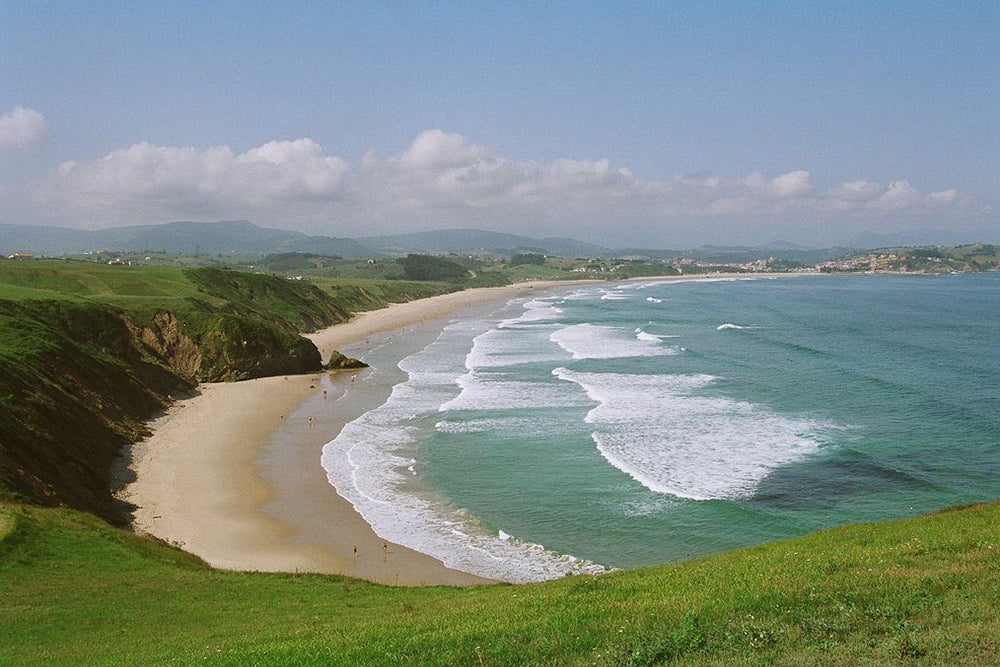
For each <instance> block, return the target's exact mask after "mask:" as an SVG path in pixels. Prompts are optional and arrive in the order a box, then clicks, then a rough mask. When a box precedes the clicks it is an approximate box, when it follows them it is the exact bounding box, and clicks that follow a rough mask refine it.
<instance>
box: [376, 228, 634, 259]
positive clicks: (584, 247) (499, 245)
mask: <svg viewBox="0 0 1000 667" xmlns="http://www.w3.org/2000/svg"><path fill="white" fill-rule="evenodd" d="M358 241H359V242H360V243H362V244H364V245H366V246H368V247H369V248H372V249H374V250H378V251H379V252H382V253H384V254H390V255H391V254H403V253H408V252H457V253H475V252H479V253H494V254H508V255H510V254H517V253H527V252H534V253H541V254H543V255H558V256H560V257H600V256H602V255H603V254H606V253H609V252H614V251H613V250H611V249H610V248H603V247H601V246H596V245H593V244H590V243H584V242H583V241H577V240H576V239H569V238H564V237H555V236H553V237H548V238H544V239H535V238H531V237H528V236H518V235H516V234H504V233H501V232H489V231H485V230H482V229H442V230H438V231H432V232H415V233H413V234H397V235H395V236H369V237H363V238H360V239H358Z"/></svg>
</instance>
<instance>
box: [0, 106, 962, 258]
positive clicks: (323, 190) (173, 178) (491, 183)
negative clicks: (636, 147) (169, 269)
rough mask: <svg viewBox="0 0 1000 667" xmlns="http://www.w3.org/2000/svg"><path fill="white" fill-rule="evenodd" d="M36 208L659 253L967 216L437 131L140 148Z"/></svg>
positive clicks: (945, 194) (906, 198)
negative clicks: (398, 138) (541, 157)
mask: <svg viewBox="0 0 1000 667" xmlns="http://www.w3.org/2000/svg"><path fill="white" fill-rule="evenodd" d="M23 111H24V112H28V111H29V110H23ZM32 113H33V112H32ZM4 118H7V117H6V116H5V117H4ZM36 199H37V200H38V201H45V202H47V203H48V204H49V205H50V206H52V207H54V209H55V210H57V211H58V212H59V213H60V215H62V216H64V218H66V219H72V220H75V221H80V222H86V223H91V224H93V223H96V224H99V225H113V224H136V223H143V222H158V221H164V220H171V219H178V218H200V219H218V218H232V217H246V218H249V219H252V220H254V221H256V222H259V223H268V224H276V225H280V226H285V227H294V228H299V229H307V230H309V231H316V232H323V233H328V234H336V235H347V236H359V235H364V234H372V233H383V232H400V231H413V230H417V229H432V228H444V227H455V226H461V227H488V228H492V229H498V230H504V231H512V232H517V233H528V234H531V235H543V234H565V235H572V236H577V237H581V238H589V239H593V240H598V241H605V242H606V241H609V240H617V241H618V245H622V244H639V243H643V242H646V243H654V242H655V243H658V244H661V245H663V244H667V245H669V244H670V243H671V242H672V241H673V240H677V241H681V242H686V241H687V240H688V238H689V237H690V238H691V239H695V238H696V237H699V235H700V237H699V238H705V239H708V240H712V239H722V238H726V235H727V234H728V238H731V239H732V240H733V241H734V242H748V241H753V240H754V237H755V235H767V234H769V235H770V236H769V237H768V238H761V239H759V241H766V240H770V239H771V238H774V237H775V235H782V234H785V236H786V237H787V236H788V235H789V234H791V235H792V236H794V235H795V234H798V236H799V237H800V238H805V237H806V236H808V235H809V234H808V233H809V232H810V231H816V230H815V229H811V228H812V227H816V226H817V224H818V223H817V221H840V223H838V224H844V225H845V229H847V228H850V229H851V230H854V229H862V228H865V229H868V228H871V227H872V226H876V227H877V226H878V225H880V224H882V225H892V224H900V223H901V222H903V223H905V222H907V221H914V220H919V219H921V218H923V217H926V216H928V215H931V214H933V215H936V216H941V215H945V214H947V213H948V212H953V213H955V214H963V212H964V213H967V212H968V209H969V206H970V202H969V201H968V200H967V198H965V197H963V196H962V195H961V194H960V193H959V192H957V191H956V190H954V189H947V190H941V191H935V192H926V193H924V192H920V191H918V190H917V189H916V188H914V187H913V186H912V185H910V183H909V182H907V181H906V180H904V179H899V180H895V181H892V182H891V183H889V184H887V185H882V184H878V183H872V182H868V181H863V180H855V181H848V182H844V183H840V184H837V185H834V186H832V187H826V188H824V187H820V186H818V185H817V184H815V183H814V182H813V180H812V177H811V175H810V173H809V172H808V171H806V170H804V169H794V170H790V171H788V172H786V173H783V174H776V175H764V174H760V173H752V174H750V175H747V176H742V177H723V176H718V175H708V176H684V175H682V176H676V177H673V178H644V177H641V176H637V175H635V174H633V173H632V172H631V171H630V170H629V169H627V168H625V167H621V166H615V165H613V164H612V163H611V161H610V160H608V159H607V158H602V159H581V160H573V159H558V160H552V161H548V162H536V161H530V160H509V159H506V158H504V157H502V156H500V155H498V154H497V152H496V151H495V150H494V149H493V148H491V147H489V146H484V145H480V144H476V143H473V142H472V141H470V140H469V139H468V138H467V137H465V136H463V135H461V134H455V133H448V132H444V131H442V130H437V129H434V130H426V131H424V132H421V133H420V134H419V135H418V136H417V137H416V138H415V139H414V140H413V142H412V143H411V144H410V145H409V146H408V147H407V148H406V149H405V150H403V151H402V152H400V153H398V154H395V155H390V156H388V157H380V156H378V155H376V154H375V153H369V154H367V155H365V156H364V157H363V158H362V159H360V160H358V161H356V162H355V163H353V164H352V163H351V162H350V161H348V160H347V159H345V158H343V157H339V156H336V155H331V154H328V153H326V152H325V151H324V150H323V149H322V148H321V147H320V146H319V144H317V143H316V142H314V141H312V140H311V139H308V138H302V139H296V140H294V141H271V142H268V143H265V144H263V145H261V146H257V147H255V148H252V149H250V150H248V151H245V152H242V153H239V152H236V151H234V150H233V149H231V148H230V147H228V146H217V147H213V148H207V149H198V148H191V147H173V146H155V145H151V144H147V143H141V144H136V145H133V146H130V147H128V148H124V149H121V150H116V151H113V152H111V153H109V154H107V155H105V156H104V157H102V158H100V159H97V160H92V161H81V162H74V161H70V162H64V163H62V164H61V165H59V166H58V168H57V169H55V170H54V171H53V172H52V173H51V174H50V175H49V177H48V178H46V179H45V180H44V182H43V183H41V184H40V185H39V187H38V188H37V190H36ZM823 225H827V223H826V222H824V223H823Z"/></svg>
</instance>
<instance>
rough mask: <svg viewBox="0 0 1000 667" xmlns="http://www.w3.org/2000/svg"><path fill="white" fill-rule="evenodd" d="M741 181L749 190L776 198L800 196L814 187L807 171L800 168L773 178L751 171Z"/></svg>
mask: <svg viewBox="0 0 1000 667" xmlns="http://www.w3.org/2000/svg"><path fill="white" fill-rule="evenodd" d="M743 181H744V183H746V185H747V186H748V187H749V188H750V189H751V190H753V191H755V192H758V193H761V194H764V195H767V196H769V197H774V198H776V199H787V198H789V197H801V196H803V195H806V194H808V193H810V192H812V190H813V189H814V188H813V184H812V180H811V179H810V177H809V172H808V171H803V170H802V169H797V170H795V171H790V172H788V173H787V174H781V175H780V176H775V177H774V178H766V177H764V176H762V175H761V174H758V173H753V174H750V175H749V176H747V177H746V178H745V179H743Z"/></svg>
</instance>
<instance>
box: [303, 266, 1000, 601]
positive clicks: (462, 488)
mask: <svg viewBox="0 0 1000 667" xmlns="http://www.w3.org/2000/svg"><path fill="white" fill-rule="evenodd" d="M998 287H1000V281H998V280H997V276H996V275H968V276H945V277H923V278H915V277H886V276H810V277H796V276H789V277H782V278H780V279H768V278H763V277H761V278H755V277H745V278H739V279H720V278H706V279H701V280H697V279H696V280H684V281H669V280H656V281H653V280H647V281H633V282H628V283H616V284H609V285H605V284H598V285H593V286H586V287H579V286H576V287H573V288H563V289H560V290H555V291H553V292H552V293H551V294H549V295H544V296H537V297H535V298H530V299H523V298H522V299H516V300H513V301H511V302H509V303H506V304H503V305H502V306H501V307H499V308H497V309H496V310H495V311H494V312H486V313H481V314H480V315H479V316H477V317H473V318H469V319H464V320H460V321H453V322H450V323H448V324H447V325H446V326H444V327H443V329H442V330H441V332H440V335H438V336H437V338H436V339H435V340H433V341H432V342H430V344H428V345H426V346H425V347H423V348H422V349H420V350H419V351H417V352H415V353H412V354H408V355H407V356H405V357H404V358H403V359H402V360H401V361H399V364H398V366H399V369H400V370H401V371H402V372H403V373H404V377H405V379H403V380H402V381H401V382H399V383H398V384H396V385H395V386H394V387H393V390H392V393H391V395H390V396H389V398H388V400H386V401H385V402H384V403H383V404H382V405H380V406H378V407H377V408H375V409H373V410H370V411H369V412H367V413H365V414H363V415H362V416H361V417H359V418H358V419H355V420H354V421H352V422H350V423H348V424H347V425H345V427H344V428H343V430H342V431H341V432H340V433H339V434H338V436H337V437H336V438H335V439H333V440H332V441H331V442H330V443H329V444H328V445H327V446H326V447H325V448H324V450H323V456H322V465H323V467H324V468H325V470H326V471H327V476H328V479H329V481H330V483H331V484H333V485H334V486H335V487H336V488H337V490H338V492H339V493H340V494H341V495H342V496H344V497H345V498H346V499H347V500H349V501H350V502H351V503H352V504H353V505H354V507H355V508H356V509H357V511H358V512H359V513H360V514H361V515H362V516H363V517H364V518H365V520H366V521H367V522H368V523H370V524H371V525H372V527H373V528H374V529H375V531H376V532H377V533H378V534H379V535H381V536H382V537H384V538H385V539H387V540H390V541H393V542H396V543H399V544H403V545H405V546H408V547H411V548H414V549H416V550H419V551H422V552H424V553H427V554H430V555H432V556H434V557H436V558H439V559H440V560H442V561H443V562H444V563H445V564H446V565H448V566H449V567H453V568H456V569H459V570H463V571H467V572H472V573H475V574H479V575H482V576H486V577H490V578H495V579H500V580H505V581H511V582H523V581H537V580H543V579H549V578H555V577H560V576H564V575H566V574H569V573H590V572H600V571H603V570H605V569H606V568H611V567H633V566H637V565H643V564H650V563H656V562H663V561H668V560H673V559H677V558H683V557H686V556H690V555H697V554H704V553H710V552H714V551H719V550H723V549H728V548H734V547H738V546H743V545H747V544H752V543H755V542H759V541H763V540H768V539H775V538H778V537H785V536H790V535H796V534H801V533H803V532H806V531H808V530H812V529H814V528H817V527H820V526H825V525H831V524H835V523H841V522H846V521H856V520H867V519H879V518H889V517H894V516H902V515H906V514H911V513H914V512H919V511H924V510H928V509H935V508H938V507H943V506H946V505H949V504H956V503H962V502H971V501H975V500H986V499H989V498H992V497H994V496H995V495H996V494H997V491H998V489H997V482H996V480H997V479H1000V475H998V473H1000V456H997V452H998V448H1000V436H998V429H997V424H996V420H995V417H994V416H993V415H995V414H998V413H1000V396H998V389H997V383H996V377H997V369H998V368H1000V362H998V357H1000V350H998V349H997V346H996V345H995V342H996V341H997V340H1000V315H998V313H1000V309H997V308H996V307H995V306H996V305H997V304H996V298H997V294H998V293H1000V292H998ZM991 336H992V338H991ZM990 340H992V341H993V345H992V346H990V345H989V341H990ZM984 350H985V353H984V352H983V351H984ZM941 387H946V388H947V389H946V390H942V389H941Z"/></svg>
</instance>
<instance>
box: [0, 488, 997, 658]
mask: <svg viewBox="0 0 1000 667" xmlns="http://www.w3.org/2000/svg"><path fill="white" fill-rule="evenodd" d="M0 517H3V519H0V522H2V523H5V524H6V525H7V533H6V535H5V536H3V537H0V600H2V603H0V628H2V634H3V641H0V664H37V663H70V664H87V665H114V664H144V665H149V664H160V663H167V662H177V663H181V664H191V663H194V662H196V661H197V662H199V663H207V664H221V665H246V664H296V665H299V664H317V665H325V664H345V665H357V664H452V665H478V664H484V665H505V664H523V663H530V664H553V665H555V664H558V665H562V664H607V665H629V664H632V665H647V664H659V663H663V662H675V663H677V664H696V665H703V664H704V665H714V664H786V665H808V664H823V665H831V664H833V665H856V664H876V663H881V664H912V663H913V662H916V663H919V664H942V665H945V664H946V665H955V664H965V665H968V664H996V662H997V660H998V657H997V656H998V655H1000V613H998V609H1000V531H998V527H1000V505H998V504H996V503H993V504H988V505H978V506H972V507H967V508H960V509H954V510H950V511H945V512H940V513H936V514H931V515H926V516H922V517H916V518H911V519H904V520H898V521H892V522H885V523H875V524H859V525H850V526H843V527H838V528H832V529H827V530H822V531H819V532H816V533H813V534H810V535H806V536H804V537H800V538H795V539H791V540H785V541H781V542H774V543H770V544H764V545H760V546H756V547H752V548H748V549H743V550H739V551H734V552H730V553H725V554H719V555H715V556H709V557H705V558H699V559H695V560H691V561H687V562H682V563H675V564H670V565H664V566H657V567H649V568H644V569H640V570H634V571H626V572H617V573H612V574H609V575H605V576H599V577H590V576H586V577H568V578H565V579H562V580H558V581H552V582H547V583H544V584H534V585H525V586H492V587H480V588H464V589H461V588H424V589H412V588H392V587H384V586H377V585H374V584H369V583H366V582H362V581H357V580H351V579H346V578H341V577H328V576H318V575H293V574H288V575H269V574H255V573H236V572H224V571H218V570H211V569H209V568H207V567H205V566H204V565H202V564H201V563H200V562H199V561H197V559H195V558H194V557H192V556H189V555H187V554H185V553H183V552H180V551H177V550H175V549H172V548H170V547H167V546H164V545H161V544H158V543H155V542H151V541H148V540H142V539H139V538H135V537H133V536H130V535H127V534H125V533H122V532H120V531H117V530H114V529H112V528H110V527H109V526H107V525H106V524H103V523H102V522H100V521H99V520H97V519H95V518H93V517H91V516H89V515H86V514H81V513H77V512H72V511H69V510H52V509H42V508H33V507H28V506H17V505H7V506H3V505H0ZM0 535H2V533H0Z"/></svg>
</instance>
